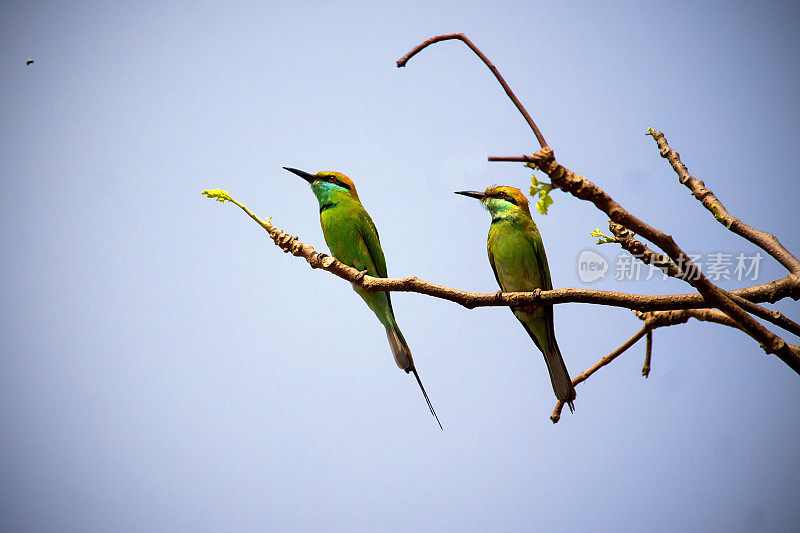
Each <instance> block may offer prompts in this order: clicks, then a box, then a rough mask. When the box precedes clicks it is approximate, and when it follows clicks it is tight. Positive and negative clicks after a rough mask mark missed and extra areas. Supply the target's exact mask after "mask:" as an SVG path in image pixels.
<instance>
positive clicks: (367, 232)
mask: <svg viewBox="0 0 800 533" xmlns="http://www.w3.org/2000/svg"><path fill="white" fill-rule="evenodd" d="M358 231H359V233H360V234H361V238H362V239H363V240H364V244H365V245H366V247H367V252H368V253H369V257H370V259H372V263H373V264H374V265H375V272H377V274H378V277H380V278H385V277H386V258H385V257H384V256H383V249H382V248H381V241H380V239H379V237H378V228H376V227H375V223H374V222H373V221H372V218H370V216H369V213H367V212H366V211H364V221H363V224H359V228H358Z"/></svg>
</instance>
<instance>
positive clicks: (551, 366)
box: [543, 335, 575, 412]
mask: <svg viewBox="0 0 800 533" xmlns="http://www.w3.org/2000/svg"><path fill="white" fill-rule="evenodd" d="M543 353H544V360H545V362H546V363H547V371H548V372H549V373H550V382H551V383H552V384H553V392H555V393H556V398H558V399H559V400H560V401H562V402H564V403H566V404H567V405H568V406H569V410H570V412H575V406H574V405H573V403H572V402H573V400H575V387H573V386H572V380H571V379H570V377H569V372H567V365H565V364H564V358H563V357H561V350H559V349H558V343H557V342H556V339H555V335H553V336H552V337H551V339H550V342H548V343H547V350H543Z"/></svg>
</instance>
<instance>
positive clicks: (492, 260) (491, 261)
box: [486, 245, 503, 289]
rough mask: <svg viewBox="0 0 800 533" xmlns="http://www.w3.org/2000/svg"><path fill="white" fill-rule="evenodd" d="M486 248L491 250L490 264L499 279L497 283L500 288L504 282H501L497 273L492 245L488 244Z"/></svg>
mask: <svg viewBox="0 0 800 533" xmlns="http://www.w3.org/2000/svg"><path fill="white" fill-rule="evenodd" d="M486 250H487V251H488V252H489V264H490V265H492V272H494V279H496V280H497V285H499V286H500V288H501V289H502V288H503V284H502V283H500V276H498V275H497V267H496V266H494V255H493V254H492V247H491V246H488V245H487V246H486Z"/></svg>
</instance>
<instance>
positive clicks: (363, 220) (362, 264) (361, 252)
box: [283, 167, 442, 428]
mask: <svg viewBox="0 0 800 533" xmlns="http://www.w3.org/2000/svg"><path fill="white" fill-rule="evenodd" d="M283 168H284V169H286V170H288V171H289V172H292V173H294V174H297V175H298V176H300V177H301V178H303V179H304V180H306V181H307V182H308V183H309V184H310V185H311V190H312V191H314V195H315V196H316V197H317V200H319V220H320V223H321V224H322V233H323V235H324V236H325V242H326V243H328V248H330V250H331V253H332V254H333V256H334V257H335V258H336V259H338V260H339V261H341V262H342V263H344V264H346V265H348V266H351V267H353V268H355V269H357V270H360V271H362V272H363V271H366V273H367V274H369V275H370V276H374V277H378V278H385V277H386V259H385V258H384V256H383V249H382V248H381V242H380V240H379V239H378V230H377V229H376V228H375V223H374V222H372V218H370V216H369V213H367V211H366V209H364V206H363V205H361V200H359V198H358V193H357V192H356V186H355V184H353V180H351V179H350V178H348V177H347V176H345V175H344V174H341V173H339V172H327V171H322V172H317V173H316V174H309V173H308V172H303V171H302V170H297V169H296V168H289V167H283ZM353 289H355V291H356V292H357V293H358V295H359V296H361V298H363V299H364V301H365V302H366V303H367V305H368V306H369V308H370V309H372V312H373V313H375V315H376V316H377V317H378V320H380V321H381V324H383V327H385V328H386V336H387V337H388V338H389V346H391V348H392V354H393V355H394V360H395V362H396V363H397V366H399V367H400V368H402V369H403V370H405V371H406V373H409V372H413V373H414V377H415V378H417V383H418V384H419V388H420V389H421V390H422V395H423V396H425V401H426V402H427V403H428V408H429V409H430V410H431V414H433V416H434V418H436V422H437V423H438V424H439V427H440V428H441V427H442V423H441V422H439V417H438V416H436V411H434V410H433V405H432V404H431V401H430V399H428V393H427V392H425V387H423V386H422V381H421V380H420V379H419V374H418V373H417V369H416V368H415V367H414V359H413V358H412V357H411V349H410V348H409V347H408V343H406V340H405V338H403V334H402V333H401V332H400V328H399V327H398V326H397V322H396V321H395V319H394V311H393V310H392V300H391V297H390V296H389V293H388V292H369V291H366V290H364V289H362V288H361V287H358V286H356V285H354V286H353Z"/></svg>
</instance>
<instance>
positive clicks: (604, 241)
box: [589, 228, 617, 244]
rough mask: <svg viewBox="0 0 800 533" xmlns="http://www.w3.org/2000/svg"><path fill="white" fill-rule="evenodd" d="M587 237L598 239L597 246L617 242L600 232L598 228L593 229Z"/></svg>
mask: <svg viewBox="0 0 800 533" xmlns="http://www.w3.org/2000/svg"><path fill="white" fill-rule="evenodd" d="M589 236H590V237H600V238H599V239H597V244H609V243H612V242H617V240H616V239H615V238H614V237H609V236H608V235H606V234H604V233H603V232H602V231H600V228H595V229H593V230H592V232H591V233H590V234H589Z"/></svg>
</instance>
